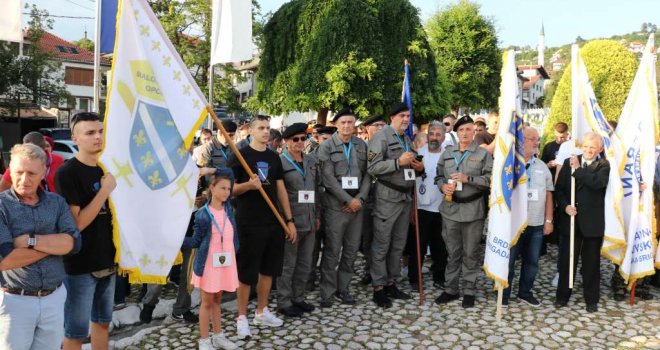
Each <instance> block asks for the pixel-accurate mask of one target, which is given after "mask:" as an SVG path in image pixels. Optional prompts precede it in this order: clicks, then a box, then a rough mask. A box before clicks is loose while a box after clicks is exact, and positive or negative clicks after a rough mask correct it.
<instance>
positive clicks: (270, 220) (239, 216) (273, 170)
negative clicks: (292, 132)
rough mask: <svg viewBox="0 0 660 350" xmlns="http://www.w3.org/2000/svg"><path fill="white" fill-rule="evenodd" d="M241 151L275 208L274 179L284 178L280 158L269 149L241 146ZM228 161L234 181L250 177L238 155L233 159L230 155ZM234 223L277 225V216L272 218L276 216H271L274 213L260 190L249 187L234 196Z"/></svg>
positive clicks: (245, 179)
mask: <svg viewBox="0 0 660 350" xmlns="http://www.w3.org/2000/svg"><path fill="white" fill-rule="evenodd" d="M240 152H241V155H242V156H243V158H244V159H245V162H246V163H247V164H248V166H249V167H250V169H251V170H252V172H253V173H254V174H256V175H257V176H259V179H261V185H262V187H263V189H264V190H265V191H266V194H267V195H268V197H270V200H271V201H272V202H273V204H274V205H275V207H277V206H278V201H277V180H282V179H283V177H282V161H281V160H280V157H279V156H278V155H277V153H275V151H273V150H271V149H266V150H265V151H263V152H260V151H257V150H255V149H254V148H252V147H251V146H247V147H244V148H241V149H240ZM227 164H228V166H229V167H230V168H231V169H232V170H233V171H234V176H235V177H236V183H243V182H247V181H248V180H250V177H249V176H248V174H247V173H246V172H245V169H243V166H242V165H241V163H240V162H239V161H238V158H236V155H233V154H232V156H231V157H229V162H228V163H227ZM236 224H237V225H239V226H244V225H270V224H276V225H279V224H278V221H277V218H275V215H273V212H272V211H271V210H270V207H268V204H266V201H265V200H264V199H263V198H262V197H261V194H259V191H254V190H249V191H247V192H245V193H243V194H242V195H240V196H237V197H236Z"/></svg>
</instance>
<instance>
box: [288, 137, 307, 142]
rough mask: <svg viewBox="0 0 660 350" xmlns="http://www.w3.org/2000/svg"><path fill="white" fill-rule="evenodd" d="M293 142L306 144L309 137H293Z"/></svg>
mask: <svg viewBox="0 0 660 350" xmlns="http://www.w3.org/2000/svg"><path fill="white" fill-rule="evenodd" d="M291 141H293V142H305V141H307V136H300V137H292V138H291Z"/></svg>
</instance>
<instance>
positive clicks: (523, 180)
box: [484, 50, 527, 288]
mask: <svg viewBox="0 0 660 350" xmlns="http://www.w3.org/2000/svg"><path fill="white" fill-rule="evenodd" d="M514 55H515V54H514V52H513V51H512V50H510V51H506V52H504V54H503V55H502V85H501V87H500V99H499V105H500V123H499V126H498V130H497V136H496V140H495V150H494V159H493V178H492V180H491V187H490V201H489V202H490V211H489V212H488V238H487V239H486V254H485V257H484V270H485V271H486V275H488V277H490V278H492V279H494V280H495V282H496V283H498V284H499V285H500V286H501V287H502V288H506V287H507V286H508V277H509V258H510V253H511V247H512V246H514V245H515V244H516V242H517V240H518V238H519V237H520V234H521V233H522V231H523V230H524V229H525V227H526V226H527V176H526V174H525V158H524V153H523V121H522V118H521V117H520V99H519V97H520V90H519V89H518V76H517V74H516V65H515V56H514Z"/></svg>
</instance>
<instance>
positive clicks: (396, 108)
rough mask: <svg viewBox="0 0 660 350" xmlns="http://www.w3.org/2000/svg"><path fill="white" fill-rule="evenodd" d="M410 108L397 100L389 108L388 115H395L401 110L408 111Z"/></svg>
mask: <svg viewBox="0 0 660 350" xmlns="http://www.w3.org/2000/svg"><path fill="white" fill-rule="evenodd" d="M409 110H410V108H408V105H407V104H405V103H403V102H397V103H395V104H393V105H392V108H390V114H389V116H390V117H392V116H395V115H397V114H399V113H401V112H405V111H409Z"/></svg>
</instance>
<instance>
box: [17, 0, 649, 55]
mask: <svg viewBox="0 0 660 350" xmlns="http://www.w3.org/2000/svg"><path fill="white" fill-rule="evenodd" d="M24 2H26V3H28V4H36V5H37V6H38V7H39V8H44V9H46V10H48V11H49V12H50V14H51V15H56V16H74V17H92V18H91V19H79V18H54V20H55V25H54V28H53V32H54V33H55V34H56V35H59V36H61V37H63V38H64V39H67V40H78V39H80V38H82V37H83V36H84V32H85V29H87V37H88V38H90V39H92V40H93V39H94V25H95V24H94V19H93V17H94V15H95V11H94V8H95V0H24ZM285 2H287V0H259V3H260V4H261V8H262V13H264V14H265V13H267V12H269V11H276V10H277V9H278V8H279V7H280V6H281V5H282V4H284V3H285ZM410 2H411V3H412V4H413V5H414V6H416V7H417V8H419V9H420V17H421V19H422V21H424V22H425V21H426V20H428V19H429V18H430V17H431V16H432V15H433V14H434V13H435V12H436V11H438V10H439V9H441V8H444V7H445V6H447V5H448V4H451V3H454V2H455V1H444V0H443V1H441V0H410ZM476 2H477V3H478V4H479V5H480V6H481V13H482V14H483V15H484V16H486V17H488V18H490V19H492V20H493V21H494V23H495V28H496V30H497V34H498V38H499V44H500V46H501V47H508V46H510V45H517V46H526V45H529V46H530V47H532V48H533V47H536V45H537V43H538V35H539V31H540V29H541V23H543V25H544V27H545V43H546V47H552V46H559V45H564V44H569V43H571V42H573V41H574V40H575V38H577V37H578V36H581V37H582V38H584V39H593V38H601V37H610V36H612V35H615V34H625V33H630V32H633V31H638V30H639V29H640V27H641V24H642V22H652V23H655V24H658V25H660V1H658V0H626V1H624V0H476ZM393 20H396V19H393ZM23 22H24V23H26V25H27V16H24V18H23Z"/></svg>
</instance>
